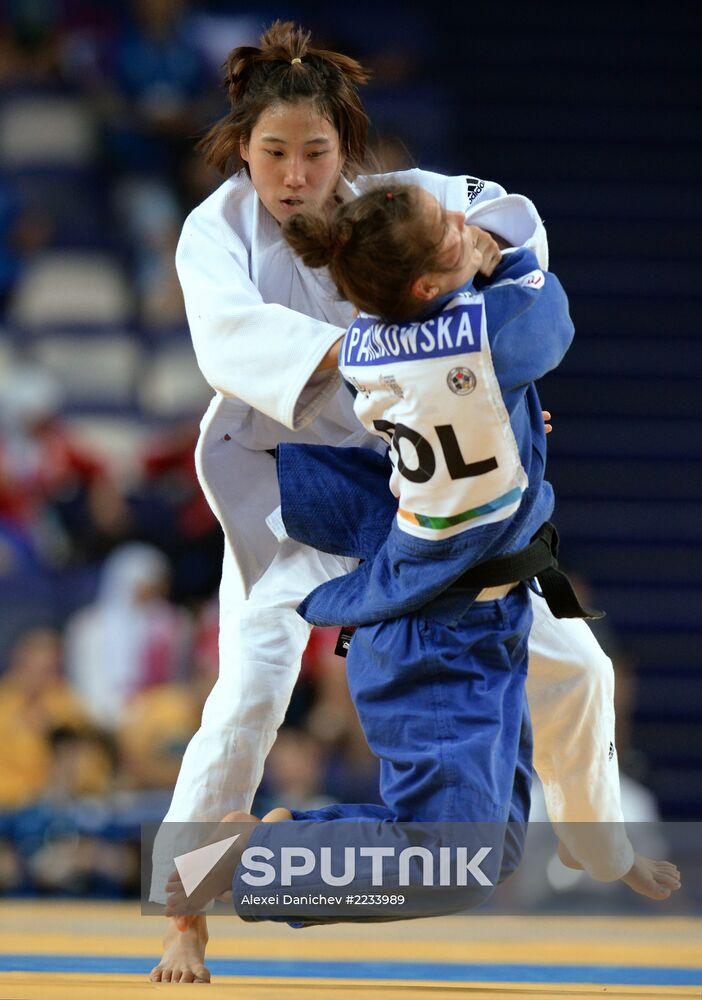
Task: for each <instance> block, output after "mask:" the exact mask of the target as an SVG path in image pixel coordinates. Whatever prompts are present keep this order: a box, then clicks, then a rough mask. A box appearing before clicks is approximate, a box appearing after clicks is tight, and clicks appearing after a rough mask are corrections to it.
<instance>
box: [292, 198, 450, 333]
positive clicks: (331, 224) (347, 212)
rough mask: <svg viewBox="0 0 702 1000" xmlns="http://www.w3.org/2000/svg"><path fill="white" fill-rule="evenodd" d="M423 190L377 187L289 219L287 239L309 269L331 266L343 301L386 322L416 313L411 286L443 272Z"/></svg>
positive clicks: (406, 317)
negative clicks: (329, 208) (324, 209)
mask: <svg viewBox="0 0 702 1000" xmlns="http://www.w3.org/2000/svg"><path fill="white" fill-rule="evenodd" d="M420 199H421V188H418V187H416V186H415V185H409V184H396V185H393V186H392V187H388V186H386V185H384V186H382V187H377V188H374V189H372V190H370V191H368V192H366V193H365V194H363V195H361V196H360V197H359V198H356V199H354V200H353V201H349V202H345V203H343V204H341V205H337V207H336V208H335V209H334V211H333V212H332V214H331V215H330V216H327V215H325V214H324V213H323V212H321V211H319V210H313V211H308V210H305V211H303V212H297V213H296V214H295V215H292V216H291V217H290V218H289V219H286V220H285V222H284V223H283V226H282V231H283V236H284V237H285V239H286V241H287V242H288V243H289V245H290V246H291V247H292V249H293V250H294V251H295V252H296V253H297V254H298V255H299V256H300V258H301V259H302V261H303V263H305V264H306V265H307V266H308V267H313V268H316V267H327V266H328V267H329V273H330V274H331V276H332V278H333V280H334V283H335V285H336V287H337V290H338V292H339V295H340V296H341V298H342V299H346V300H347V301H349V302H351V303H352V304H353V305H354V306H356V308H357V309H361V310H363V312H367V313H370V315H372V316H379V317H380V318H381V319H384V320H394V321H402V320H406V319H411V318H412V317H413V316H415V315H416V313H417V309H418V305H419V303H418V302H417V300H416V299H415V298H414V296H413V294H412V284H413V283H414V281H415V279H416V278H418V277H420V275H422V274H425V273H427V272H429V271H440V270H443V268H442V266H441V265H440V264H439V263H438V261H437V255H438V252H439V248H440V246H441V243H442V238H443V233H442V234H441V237H440V238H438V239H437V234H436V232H435V231H434V230H432V228H431V226H430V225H429V224H428V223H427V221H426V216H425V215H424V213H423V211H422V205H421V200H420Z"/></svg>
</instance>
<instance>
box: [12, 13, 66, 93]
mask: <svg viewBox="0 0 702 1000" xmlns="http://www.w3.org/2000/svg"><path fill="white" fill-rule="evenodd" d="M3 7H4V8H5V9H4V11H3V13H4V15H5V16H4V18H3V21H2V22H0V85H4V86H5V87H7V86H12V85H17V84H23V85H36V84H37V83H52V82H53V83H57V82H59V81H60V79H61V74H60V43H59V35H60V32H59V29H60V14H61V5H60V3H58V2H57V0H7V2H6V3H5V4H3Z"/></svg>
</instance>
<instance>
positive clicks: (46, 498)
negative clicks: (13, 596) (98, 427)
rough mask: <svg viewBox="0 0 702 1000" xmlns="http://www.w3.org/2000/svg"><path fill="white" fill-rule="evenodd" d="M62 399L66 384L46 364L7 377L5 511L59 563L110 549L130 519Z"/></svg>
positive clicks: (1, 435) (0, 482)
mask: <svg viewBox="0 0 702 1000" xmlns="http://www.w3.org/2000/svg"><path fill="white" fill-rule="evenodd" d="M60 404H61V391H60V388H59V387H58V385H57V383H56V382H55V381H54V379H53V378H52V377H51V376H50V375H49V374H48V373H46V372H44V371H42V370H41V369H39V368H33V367H29V366H27V367H21V368H16V369H14V370H13V371H11V372H10V374H9V375H8V376H7V378H6V379H5V380H4V385H3V392H2V399H1V400H0V518H3V519H5V520H7V521H8V522H10V523H12V524H14V525H15V526H16V527H17V528H18V529H19V530H21V531H22V532H24V534H25V535H26V537H27V538H28V539H30V540H31V543H32V546H33V548H34V550H35V551H36V552H37V553H38V554H39V556H40V557H41V558H42V559H43V560H44V561H45V562H46V563H47V564H49V565H52V566H60V565H65V564H66V563H69V562H71V561H72V560H75V559H80V558H83V559H85V558H89V557H91V556H94V555H96V554H99V553H100V552H104V551H105V549H106V548H107V547H109V545H110V544H112V543H113V542H114V541H115V540H116V539H118V538H120V537H121V536H123V535H124V534H125V533H126V530H127V526H128V519H127V511H126V507H125V506H124V504H123V502H122V500H121V497H120V496H119V493H118V491H117V489H116V487H115V485H114V483H113V482H112V481H111V480H110V478H109V476H108V474H107V471H106V468H105V466H104V465H103V464H102V462H101V461H100V460H98V459H97V458H95V457H94V456H93V455H91V454H89V453H88V452H87V451H86V450H85V448H84V447H83V446H81V445H78V444H77V443H76V442H75V441H74V440H73V438H72V436H71V434H70V431H69V430H68V429H67V428H66V426H65V425H64V423H63V422H62V420H61V418H60V416H59V409H60Z"/></svg>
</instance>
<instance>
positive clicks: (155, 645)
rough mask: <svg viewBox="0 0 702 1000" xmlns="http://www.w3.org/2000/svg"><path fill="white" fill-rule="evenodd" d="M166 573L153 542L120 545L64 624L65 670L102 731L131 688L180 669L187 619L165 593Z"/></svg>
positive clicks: (163, 680)
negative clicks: (92, 593) (84, 602)
mask: <svg viewBox="0 0 702 1000" xmlns="http://www.w3.org/2000/svg"><path fill="white" fill-rule="evenodd" d="M169 573H170V570H169V565H168V561H167V559H166V557H165V556H164V555H163V554H162V553H161V552H159V551H158V550H157V549H155V548H153V547H152V546H149V545H143V544H139V543H130V544H128V545H124V546H121V547H120V548H118V549H116V550H115V551H114V552H113V553H112V554H111V555H110V556H108V558H107V559H106V560H105V564H104V566H103V568H102V573H101V578H100V584H99V590H98V596H97V599H96V601H95V603H94V604H91V605H90V606H88V607H86V608H83V609H82V610H81V611H78V612H76V614H75V615H74V616H73V617H72V618H71V619H70V620H69V622H68V626H67V630H66V663H67V670H68V676H69V677H70V679H71V682H72V684H73V685H74V687H75V689H76V691H77V692H78V693H79V694H80V696H81V698H82V699H83V701H84V702H85V704H86V706H87V708H88V710H89V712H90V714H91V717H92V719H93V721H94V722H95V723H97V724H98V725H101V726H103V727H104V728H105V729H108V730H109V729H113V728H114V727H115V726H117V725H119V723H120V718H121V714H122V711H123V709H124V708H125V706H126V705H127V703H128V701H129V699H130V698H132V697H133V696H134V695H136V694H137V693H138V692H140V691H143V690H144V689H145V688H148V687H151V686H153V685H157V684H163V683H166V682H169V681H173V680H176V679H178V678H179V677H181V676H182V675H183V672H184V669H185V666H186V663H187V657H188V654H189V643H190V624H189V619H188V616H187V614H186V613H185V612H184V611H182V610H181V609H179V608H176V607H175V606H174V605H172V604H170V603H169V601H168V599H167V593H168V582H169Z"/></svg>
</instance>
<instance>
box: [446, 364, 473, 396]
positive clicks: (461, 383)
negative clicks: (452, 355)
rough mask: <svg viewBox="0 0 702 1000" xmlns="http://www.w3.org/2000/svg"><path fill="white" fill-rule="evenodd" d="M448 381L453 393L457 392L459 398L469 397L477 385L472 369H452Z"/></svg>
mask: <svg viewBox="0 0 702 1000" xmlns="http://www.w3.org/2000/svg"><path fill="white" fill-rule="evenodd" d="M446 381H447V382H448V387H449V389H450V390H451V392H455V393H456V394H457V395H458V396H467V395H468V393H469V392H472V391H473V389H475V386H476V384H477V380H476V378H475V375H474V374H473V372H472V371H471V370H470V368H452V369H451V371H450V372H449V373H448V375H447V376H446Z"/></svg>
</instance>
